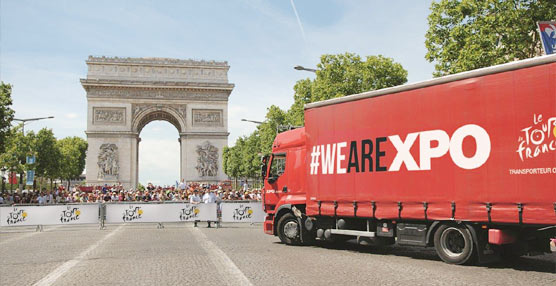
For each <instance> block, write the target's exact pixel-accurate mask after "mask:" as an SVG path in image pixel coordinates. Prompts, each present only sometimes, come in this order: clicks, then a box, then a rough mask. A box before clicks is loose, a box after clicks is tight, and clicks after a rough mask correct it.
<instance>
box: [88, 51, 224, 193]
mask: <svg viewBox="0 0 556 286" xmlns="http://www.w3.org/2000/svg"><path fill="white" fill-rule="evenodd" d="M86 63H87V66H88V73H87V78H85V79H81V85H82V86H83V88H84V89H85V91H86V92H87V114H88V116H87V131H86V132H85V133H86V134H87V142H88V143H89V148H88V150H87V163H86V167H85V168H86V180H87V183H88V184H95V185H96V184H105V183H107V184H113V183H117V182H121V183H122V184H123V185H124V186H125V187H127V188H129V187H136V186H137V183H138V179H139V178H138V176H139V166H138V162H139V160H138V159H139V142H140V141H141V139H140V138H139V135H140V133H141V130H142V129H143V127H145V125H147V124H148V123H149V122H151V121H155V120H164V121H167V122H170V123H171V124H172V125H174V126H175V127H176V129H177V130H178V132H179V139H178V140H179V142H180V178H179V179H185V180H187V181H199V182H217V181H221V180H225V179H226V178H227V176H226V175H225V174H224V172H223V169H222V149H223V148H224V146H226V145H227V142H228V134H229V133H228V120H227V118H228V97H229V96H230V93H231V92H232V90H233V88H234V85H233V84H231V83H229V82H228V70H229V68H230V66H229V65H228V63H227V62H215V61H195V60H179V59H167V58H117V57H115V58H109V57H92V56H91V57H89V58H88V60H87V61H86ZM176 179H177V178H176Z"/></svg>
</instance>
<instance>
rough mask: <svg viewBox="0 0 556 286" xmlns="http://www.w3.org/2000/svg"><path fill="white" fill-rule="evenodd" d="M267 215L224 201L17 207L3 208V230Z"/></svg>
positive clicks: (258, 205)
mask: <svg viewBox="0 0 556 286" xmlns="http://www.w3.org/2000/svg"><path fill="white" fill-rule="evenodd" d="M264 218H265V214H264V212H263V208H262V202H260V201H222V202H219V203H210V204H204V203H199V204H191V203H189V202H184V201H156V202H129V201H127V202H125V201H124V202H106V203H63V204H44V205H37V204H16V205H11V206H4V205H2V206H0V226H2V227H13V226H37V231H42V228H43V226H44V225H76V224H99V227H100V228H101V229H103V228H104V227H105V224H107V223H108V224H110V223H158V226H157V227H158V228H164V225H163V223H168V222H199V221H211V222H216V223H217V227H219V226H220V224H221V222H250V223H256V222H263V221H264Z"/></svg>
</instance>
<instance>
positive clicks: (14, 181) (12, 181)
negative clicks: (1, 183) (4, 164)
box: [9, 172, 17, 185]
mask: <svg viewBox="0 0 556 286" xmlns="http://www.w3.org/2000/svg"><path fill="white" fill-rule="evenodd" d="M9 182H10V184H12V185H17V174H16V173H15V172H11V174H10V179H9Z"/></svg>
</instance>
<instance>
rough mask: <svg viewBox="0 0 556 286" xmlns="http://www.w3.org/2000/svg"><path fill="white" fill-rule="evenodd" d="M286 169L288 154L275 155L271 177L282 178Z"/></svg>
mask: <svg viewBox="0 0 556 286" xmlns="http://www.w3.org/2000/svg"><path fill="white" fill-rule="evenodd" d="M285 169H286V154H274V155H273V156H272V165H270V174H269V177H280V175H282V174H283V173H284V170H285Z"/></svg>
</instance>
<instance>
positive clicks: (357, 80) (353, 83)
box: [287, 53, 407, 125]
mask: <svg viewBox="0 0 556 286" xmlns="http://www.w3.org/2000/svg"><path fill="white" fill-rule="evenodd" d="M316 75H317V77H316V78H315V79H314V80H313V81H311V80H310V79H303V80H300V81H298V82H297V83H296V84H295V86H294V91H295V94H294V103H293V105H292V106H291V107H290V109H289V110H288V116H287V119H288V121H289V122H290V123H291V124H292V125H303V118H304V116H303V106H304V105H305V104H307V103H311V102H315V101H321V100H326V99H331V98H336V97H342V96H346V95H351V94H357V93H362V92H366V91H371V90H377V89H381V88H386V87H391V86H396V85H401V84H404V83H406V82H407V71H406V70H405V69H404V68H403V67H402V65H401V64H399V63H396V62H394V60H393V59H391V58H387V57H384V56H382V55H378V56H367V57H366V59H365V61H363V60H362V59H361V57H360V56H358V55H356V54H352V53H345V54H338V55H323V56H321V59H320V63H319V64H318V65H317V72H316Z"/></svg>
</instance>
